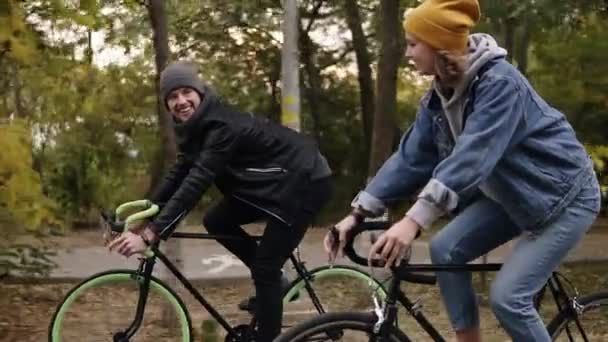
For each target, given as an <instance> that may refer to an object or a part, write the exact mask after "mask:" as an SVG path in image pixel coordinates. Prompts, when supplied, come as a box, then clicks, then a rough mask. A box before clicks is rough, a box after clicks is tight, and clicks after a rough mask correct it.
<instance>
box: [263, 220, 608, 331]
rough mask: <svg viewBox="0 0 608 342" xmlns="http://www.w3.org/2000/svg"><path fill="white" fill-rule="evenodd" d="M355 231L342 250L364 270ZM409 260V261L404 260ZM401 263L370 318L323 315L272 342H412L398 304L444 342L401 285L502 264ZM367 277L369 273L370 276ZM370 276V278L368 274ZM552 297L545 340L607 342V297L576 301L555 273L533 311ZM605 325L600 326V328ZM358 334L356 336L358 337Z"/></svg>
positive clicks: (348, 314)
mask: <svg viewBox="0 0 608 342" xmlns="http://www.w3.org/2000/svg"><path fill="white" fill-rule="evenodd" d="M364 230H365V228H363V227H355V228H354V229H353V231H352V233H351V239H349V240H348V242H347V244H346V248H345V254H346V255H347V256H348V257H349V258H350V259H351V260H352V261H354V262H356V263H358V264H360V265H367V259H366V258H363V257H361V256H359V255H358V254H357V253H356V252H355V250H354V248H353V245H352V237H354V236H356V235H357V234H360V233H361V232H362V231H364ZM408 258H409V257H408ZM408 260H409V259H406V260H404V262H402V264H401V265H400V266H399V267H392V269H391V271H392V273H393V278H392V280H391V282H390V285H389V287H388V296H387V297H386V298H385V300H384V301H382V300H380V299H378V298H377V297H376V296H374V295H373V294H372V298H373V300H374V303H375V308H374V310H373V311H371V312H354V311H349V312H334V313H327V314H323V315H320V316H317V317H314V318H312V319H310V320H307V321H304V322H301V323H300V324H298V325H296V326H294V327H292V328H291V329H289V330H287V331H286V332H284V333H283V334H282V335H281V336H279V337H278V338H277V339H276V340H275V342H302V341H349V342H360V341H374V342H380V341H391V342H393V341H410V338H409V337H408V335H407V333H406V331H403V330H402V329H400V328H399V327H398V325H397V324H396V323H397V312H398V306H397V303H400V304H401V305H402V306H403V307H404V308H405V309H406V311H407V314H409V315H410V316H411V317H413V318H414V319H415V321H416V322H417V324H418V326H419V327H421V328H422V329H423V330H424V331H425V332H426V334H427V335H428V336H429V337H430V339H431V340H433V341H445V338H444V337H443V336H442V335H441V334H440V333H439V332H438V331H437V329H436V328H435V327H434V326H433V324H432V323H431V322H430V321H429V320H428V319H427V318H426V317H425V315H424V313H423V312H422V310H421V304H420V303H419V302H417V301H412V300H410V299H409V298H408V297H407V296H406V295H405V293H404V292H403V290H402V289H401V286H400V285H401V282H402V281H403V282H409V283H417V284H426V285H434V284H435V283H436V277H435V276H434V275H429V274H423V273H420V272H439V271H471V272H482V271H487V272H491V271H498V270H499V269H500V267H501V265H502V264H500V263H492V264H466V265H431V264H409V263H407V262H406V261H408ZM379 266H382V262H381V260H378V259H375V260H372V262H371V266H370V269H371V267H379ZM370 274H371V272H370ZM372 276H373V274H372ZM562 280H564V282H565V283H567V284H569V285H570V286H571V287H572V288H573V289H574V295H570V294H568V291H566V288H565V286H564V285H563V283H562ZM547 289H549V291H550V292H551V294H552V296H553V299H554V302H555V304H556V306H557V309H558V312H557V314H556V315H555V317H554V318H553V319H552V320H551V321H550V322H549V324H547V326H546V327H547V330H548V332H549V335H550V336H551V337H552V339H553V340H554V341H606V340H608V339H607V338H608V328H607V327H606V326H605V324H606V323H608V292H606V291H603V292H596V293H593V294H590V295H586V296H579V294H578V291H577V290H576V288H574V286H573V285H572V283H571V282H570V281H569V280H568V279H567V278H566V277H565V276H563V275H562V274H560V273H559V272H554V273H553V275H552V276H551V278H550V279H549V280H548V281H547V284H545V286H544V287H543V288H542V289H541V290H540V291H539V293H538V294H537V295H536V296H535V297H534V306H535V307H536V309H539V308H540V307H541V304H542V302H543V298H544V297H545V294H546V292H547ZM584 318H595V319H599V320H600V321H599V322H596V324H588V323H586V324H583V319H584ZM602 323H603V324H602ZM357 334H358V335H357Z"/></svg>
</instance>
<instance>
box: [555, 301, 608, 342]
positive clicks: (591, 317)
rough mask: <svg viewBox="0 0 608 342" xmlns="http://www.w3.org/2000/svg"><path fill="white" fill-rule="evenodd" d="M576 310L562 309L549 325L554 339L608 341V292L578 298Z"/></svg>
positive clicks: (560, 341)
mask: <svg viewBox="0 0 608 342" xmlns="http://www.w3.org/2000/svg"><path fill="white" fill-rule="evenodd" d="M577 302H578V304H579V305H580V307H579V310H578V314H577V312H576V310H567V311H566V310H564V311H561V312H559V313H558V314H557V316H555V318H553V319H552V320H551V322H550V323H549V325H548V326H547V330H548V331H549V335H550V336H551V338H552V339H553V340H554V341H559V342H566V341H593V342H595V341H597V342H599V341H608V324H607V323H608V292H598V293H594V294H591V295H589V296H584V297H581V298H580V299H578V300H577Z"/></svg>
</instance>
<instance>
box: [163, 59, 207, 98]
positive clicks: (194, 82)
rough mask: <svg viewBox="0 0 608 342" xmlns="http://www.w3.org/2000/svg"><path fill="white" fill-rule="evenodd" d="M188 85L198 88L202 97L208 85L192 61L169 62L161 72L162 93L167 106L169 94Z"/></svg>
mask: <svg viewBox="0 0 608 342" xmlns="http://www.w3.org/2000/svg"><path fill="white" fill-rule="evenodd" d="M182 87H188V88H192V89H194V90H196V91H197V92H198V93H199V94H200V95H201V98H202V97H203V95H205V90H206V88H207V87H206V86H205V84H204V83H203V81H201V79H200V78H199V77H198V72H197V68H196V67H195V65H194V64H193V63H190V62H175V63H172V64H169V65H168V66H167V67H166V68H165V70H163V72H162V73H161V74H160V94H161V96H162V99H163V103H164V105H165V107H167V96H169V93H171V91H173V90H175V89H177V88H182Z"/></svg>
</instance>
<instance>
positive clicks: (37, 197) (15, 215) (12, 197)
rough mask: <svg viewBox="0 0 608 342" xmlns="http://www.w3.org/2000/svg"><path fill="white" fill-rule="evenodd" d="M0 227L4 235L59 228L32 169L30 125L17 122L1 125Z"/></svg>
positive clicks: (38, 179)
mask: <svg viewBox="0 0 608 342" xmlns="http://www.w3.org/2000/svg"><path fill="white" fill-rule="evenodd" d="M0 146H2V153H0V226H2V227H3V228H2V230H3V232H4V233H19V232H23V231H26V230H27V231H38V230H40V229H41V228H42V227H43V226H45V225H59V224H60V223H61V222H60V220H59V219H58V218H57V216H56V215H55V211H54V209H55V205H54V203H53V202H52V201H51V200H49V199H48V198H47V197H46V196H45V195H44V194H43V192H42V187H41V184H40V176H39V174H38V173H37V172H36V171H34V170H33V169H32V147H31V139H30V132H29V128H28V127H27V125H25V124H24V123H23V122H20V121H17V120H15V121H14V122H12V123H10V124H1V125H0Z"/></svg>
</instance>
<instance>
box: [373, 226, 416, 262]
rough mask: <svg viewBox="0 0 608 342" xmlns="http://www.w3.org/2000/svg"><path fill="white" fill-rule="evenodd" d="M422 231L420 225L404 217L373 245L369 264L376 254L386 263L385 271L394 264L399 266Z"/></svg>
mask: <svg viewBox="0 0 608 342" xmlns="http://www.w3.org/2000/svg"><path fill="white" fill-rule="evenodd" d="M418 230H420V225H418V223H416V222H415V221H414V220H412V219H410V218H409V217H407V216H406V217H404V218H403V219H401V220H400V221H398V222H397V223H395V224H394V225H392V226H391V227H390V228H389V229H388V230H387V231H385V232H384V233H382V235H380V237H379V238H378V240H377V241H376V242H375V243H374V244H373V245H372V248H371V249H370V251H369V256H368V263H369V264H371V260H372V259H373V258H374V256H375V255H376V254H380V257H381V258H382V259H383V260H384V261H385V262H386V263H385V265H384V268H385V269H387V270H388V269H390V267H391V266H392V265H393V264H394V265H395V266H399V264H400V263H401V260H402V259H403V257H404V256H405V254H406V253H407V251H408V249H409V248H410V246H411V245H412V241H414V239H415V238H416V234H417V233H418Z"/></svg>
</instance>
